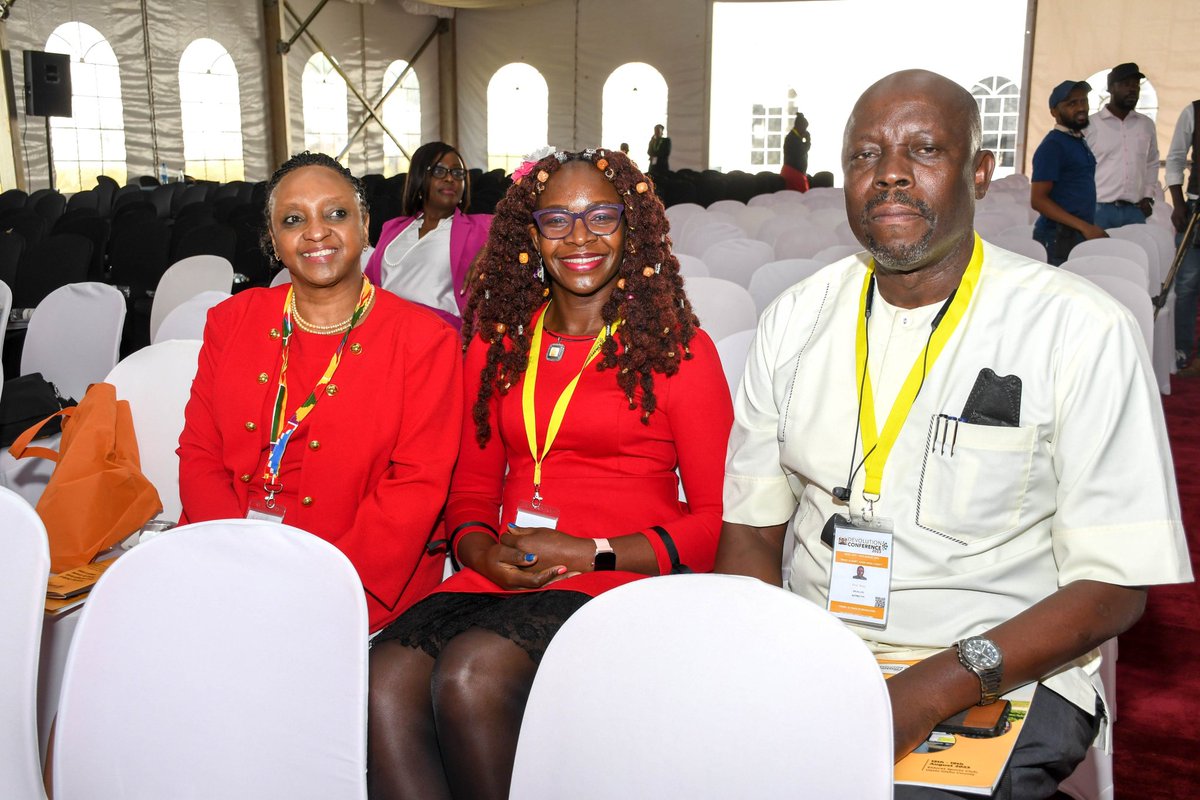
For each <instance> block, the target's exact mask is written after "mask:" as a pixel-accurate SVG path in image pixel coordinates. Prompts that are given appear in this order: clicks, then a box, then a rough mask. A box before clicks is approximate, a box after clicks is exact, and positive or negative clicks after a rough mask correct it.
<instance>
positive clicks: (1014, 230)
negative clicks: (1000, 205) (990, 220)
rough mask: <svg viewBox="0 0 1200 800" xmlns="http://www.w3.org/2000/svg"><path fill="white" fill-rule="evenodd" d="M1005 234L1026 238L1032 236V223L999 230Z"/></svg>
mask: <svg viewBox="0 0 1200 800" xmlns="http://www.w3.org/2000/svg"><path fill="white" fill-rule="evenodd" d="M1000 233H1001V234H1003V235H1005V236H1020V237H1023V238H1026V239H1032V238H1033V225H1032V224H1027V225H1013V226H1012V227H1011V228H1005V229H1004V230H1002V231H1000Z"/></svg>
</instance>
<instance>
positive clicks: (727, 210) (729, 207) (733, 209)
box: [707, 200, 746, 218]
mask: <svg viewBox="0 0 1200 800" xmlns="http://www.w3.org/2000/svg"><path fill="white" fill-rule="evenodd" d="M707 210H708V211H710V212H712V211H720V212H721V213H722V214H729V215H730V216H731V217H734V218H736V217H737V215H738V214H739V213H740V212H742V211H745V210H746V204H745V203H743V202H741V201H740V200H715V201H713V202H711V203H709V204H708V209H707Z"/></svg>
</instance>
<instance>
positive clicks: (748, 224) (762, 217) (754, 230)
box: [733, 195, 775, 239]
mask: <svg viewBox="0 0 1200 800" xmlns="http://www.w3.org/2000/svg"><path fill="white" fill-rule="evenodd" d="M767 196H768V197H769V196H770V195H767ZM772 219H775V212H774V211H772V210H771V209H770V208H766V207H755V206H746V207H745V208H743V209H742V210H741V211H739V212H737V213H735V214H734V215H733V221H734V224H736V225H737V226H738V227H739V228H741V229H742V230H744V231H745V232H746V235H747V236H749V237H750V238H751V239H757V238H758V231H759V229H761V228H762V226H763V225H765V224H766V223H767V222H768V221H769V220H772Z"/></svg>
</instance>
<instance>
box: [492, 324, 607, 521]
mask: <svg viewBox="0 0 1200 800" xmlns="http://www.w3.org/2000/svg"><path fill="white" fill-rule="evenodd" d="M549 307H550V304H549V303H547V304H546V305H545V306H544V307H543V308H542V312H541V314H539V315H538V320H537V322H536V323H535V324H534V326H533V338H532V339H531V341H530V343H529V361H528V363H527V366H526V368H525V382H524V384H523V385H522V387H521V411H522V416H523V418H524V421H525V438H526V439H527V440H528V442H529V455H530V456H532V457H533V498H532V499H531V500H530V501H529V502H528V503H521V504H520V505H518V506H517V518H516V524H517V526H518V527H521V528H552V529H553V528H557V526H558V510H557V509H556V508H554V507H552V506H549V505H547V504H546V502H545V498H543V497H542V461H543V460H544V459H545V458H546V454H547V453H549V452H550V448H551V447H552V446H553V445H554V439H555V438H556V437H557V436H558V432H559V430H561V429H562V423H563V418H564V417H565V416H566V414H567V406H569V405H570V404H571V398H572V396H574V394H575V388H576V387H577V386H578V385H579V379H580V378H581V377H583V371H584V370H585V369H587V368H588V365H590V364H591V363H592V362H593V361H595V360H596V357H597V356H598V355H600V350H601V348H603V347H604V342H605V341H607V340H608V338H609V337H610V336H612V333H613V331H615V330H616V329H617V327H618V326H619V325H620V324H621V322H620V320H618V321H617V322H615V323H613V324H612V325H606V326H605V327H604V329H603V330H601V331H600V332H599V333H597V334H596V338H595V339H594V340H593V341H592V346H591V348H590V349H589V350H588V354H587V358H586V359H584V361H583V366H581V367H580V368H579V372H577V373H576V374H575V377H574V378H572V379H571V382H570V383H568V384H567V386H566V388H565V389H563V390H562V394H560V395H559V396H558V400H556V401H555V403H554V410H553V411H552V412H551V414H550V423H549V425H547V426H546V442H545V444H543V445H542V450H541V453H540V454H539V453H538V447H537V409H536V407H535V404H534V393H535V390H536V388H537V376H538V362H539V360H540V353H541V352H542V331H543V329H544V328H545V323H546V311H547V309H549Z"/></svg>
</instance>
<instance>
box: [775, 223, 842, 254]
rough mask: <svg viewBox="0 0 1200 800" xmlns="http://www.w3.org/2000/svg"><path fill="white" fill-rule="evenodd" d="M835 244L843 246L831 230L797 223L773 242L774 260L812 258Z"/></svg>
mask: <svg viewBox="0 0 1200 800" xmlns="http://www.w3.org/2000/svg"><path fill="white" fill-rule="evenodd" d="M835 244H845V243H844V242H841V241H838V237H837V234H836V233H834V232H833V231H832V230H828V229H823V228H819V227H817V226H815V225H811V224H808V223H798V224H796V225H794V226H793V227H792V229H791V230H789V231H786V232H784V233H782V234H780V235H779V238H777V239H776V240H775V257H776V258H812V257H813V256H814V255H816V254H817V253H819V252H821V251H822V250H824V249H825V248H827V247H833V246H834V245H835Z"/></svg>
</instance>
